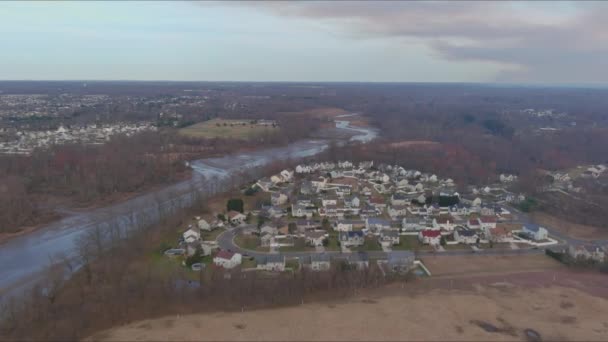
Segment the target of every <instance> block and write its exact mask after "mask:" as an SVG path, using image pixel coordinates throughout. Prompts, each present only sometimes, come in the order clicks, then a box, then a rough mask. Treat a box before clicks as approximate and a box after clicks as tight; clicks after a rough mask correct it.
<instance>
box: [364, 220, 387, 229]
mask: <svg viewBox="0 0 608 342" xmlns="http://www.w3.org/2000/svg"><path fill="white" fill-rule="evenodd" d="M365 228H366V229H368V230H370V231H382V230H388V229H391V223H390V222H389V221H387V220H384V219H381V218H376V217H368V218H367V219H365Z"/></svg>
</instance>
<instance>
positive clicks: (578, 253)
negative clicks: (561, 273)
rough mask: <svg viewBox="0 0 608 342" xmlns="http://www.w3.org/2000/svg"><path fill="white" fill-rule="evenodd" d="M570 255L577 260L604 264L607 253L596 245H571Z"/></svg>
mask: <svg viewBox="0 0 608 342" xmlns="http://www.w3.org/2000/svg"><path fill="white" fill-rule="evenodd" d="M568 254H570V256H572V257H573V258H575V259H590V260H594V261H597V262H604V260H605V259H606V253H605V251H604V249H603V248H601V247H600V246H596V245H591V244H585V245H577V246H574V245H570V247H568Z"/></svg>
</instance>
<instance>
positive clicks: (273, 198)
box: [270, 192, 288, 205]
mask: <svg viewBox="0 0 608 342" xmlns="http://www.w3.org/2000/svg"><path fill="white" fill-rule="evenodd" d="M287 199H288V197H287V195H286V194H284V193H282V192H273V193H272V194H271V195H270V203H271V204H272V205H283V204H285V203H287Z"/></svg>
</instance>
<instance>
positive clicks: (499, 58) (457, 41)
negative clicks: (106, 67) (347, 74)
mask: <svg viewBox="0 0 608 342" xmlns="http://www.w3.org/2000/svg"><path fill="white" fill-rule="evenodd" d="M240 5H245V6H254V7H255V8H258V9H260V10H264V11H269V12H271V13H274V14H276V15H280V16H286V17H297V18H304V19H311V20H316V21H321V22H327V23H329V24H331V25H332V26H334V27H337V28H339V29H342V30H345V31H346V32H348V33H349V35H348V36H349V37H352V38H354V39H356V38H366V39H368V38H370V37H372V38H373V37H383V38H385V37H393V38H407V39H417V40H420V41H422V42H424V43H426V44H427V45H428V46H429V47H431V48H432V49H433V50H434V51H436V53H437V55H438V56H440V57H441V58H444V59H446V60H455V61H482V62H490V63H496V64H499V65H501V66H503V68H502V72H500V74H499V75H498V78H497V79H496V81H505V82H608V72H606V70H607V66H608V62H607V60H608V20H607V19H606V18H608V4H605V3H582V4H579V3H577V4H575V5H574V6H575V7H576V8H575V10H571V11H569V12H567V13H557V12H554V11H552V10H551V8H550V6H551V3H545V4H541V5H539V6H540V7H537V8H531V9H527V8H521V7H520V8H516V7H515V6H513V4H510V3H506V2H483V1H479V2H458V1H456V2H392V1H389V2H342V1H334V2H315V1H311V2H306V1H302V2H261V3H253V4H252V3H245V4H243V3H241V4H240ZM556 13H557V14H556ZM551 15H554V16H553V17H551ZM401 41H402V39H395V44H400V42H401Z"/></svg>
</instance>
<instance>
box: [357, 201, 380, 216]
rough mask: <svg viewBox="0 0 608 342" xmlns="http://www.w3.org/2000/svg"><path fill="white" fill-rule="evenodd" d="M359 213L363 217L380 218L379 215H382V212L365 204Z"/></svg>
mask: <svg viewBox="0 0 608 342" xmlns="http://www.w3.org/2000/svg"><path fill="white" fill-rule="evenodd" d="M359 213H360V214H361V216H362V217H370V216H378V215H379V214H381V213H382V211H381V210H379V209H377V208H376V207H374V206H371V205H369V204H365V205H364V206H363V207H362V208H361V210H360V211H359Z"/></svg>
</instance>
